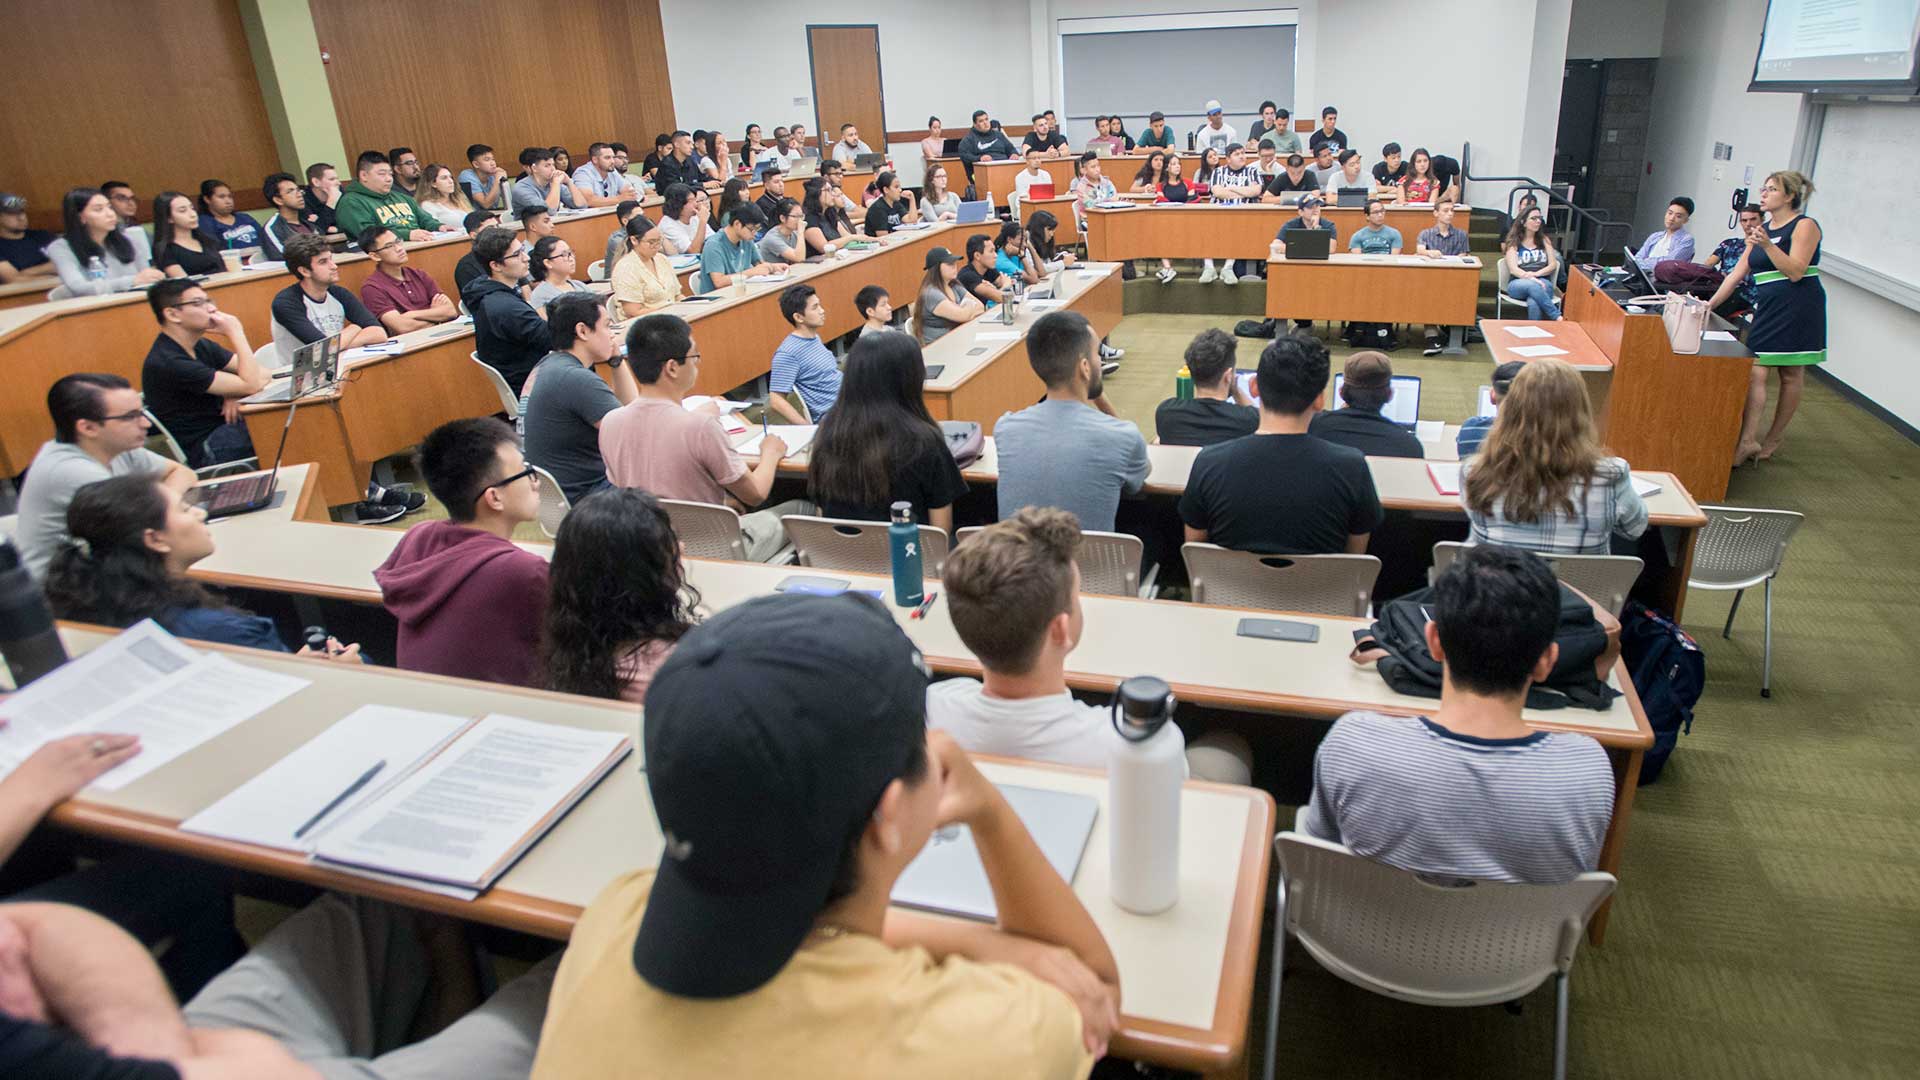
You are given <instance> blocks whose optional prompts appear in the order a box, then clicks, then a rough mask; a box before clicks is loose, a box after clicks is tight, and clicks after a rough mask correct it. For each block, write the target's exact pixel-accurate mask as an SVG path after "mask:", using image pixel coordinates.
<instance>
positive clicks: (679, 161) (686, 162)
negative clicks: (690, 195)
mask: <svg viewBox="0 0 1920 1080" xmlns="http://www.w3.org/2000/svg"><path fill="white" fill-rule="evenodd" d="M669 142H670V143H671V145H672V150H671V151H670V152H669V153H667V154H664V155H662V156H661V158H660V162H659V164H658V165H657V166H655V168H654V173H653V186H654V188H655V189H656V190H659V191H665V190H667V189H668V188H670V187H672V186H673V185H675V184H685V185H686V186H687V187H690V188H694V189H696V190H698V189H700V188H703V187H705V185H706V182H707V173H706V170H705V169H703V168H701V166H700V156H699V154H697V153H696V152H695V151H694V147H693V133H692V132H688V131H676V132H674V133H673V135H672V137H671V138H670V139H669Z"/></svg>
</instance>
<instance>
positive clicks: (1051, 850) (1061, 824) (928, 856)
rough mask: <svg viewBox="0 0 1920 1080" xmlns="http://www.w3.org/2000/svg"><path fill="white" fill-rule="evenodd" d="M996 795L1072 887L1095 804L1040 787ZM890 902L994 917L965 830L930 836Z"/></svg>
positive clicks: (1006, 788) (1008, 787) (989, 890)
mask: <svg viewBox="0 0 1920 1080" xmlns="http://www.w3.org/2000/svg"><path fill="white" fill-rule="evenodd" d="M998 786H999V788H1000V793H1001V794H1002V795H1005V796H1006V797H1007V803H1008V804H1009V805H1010V806H1012V807H1013V812H1014V813H1015V814H1018V815H1019V816H1020V821H1021V823H1022V824H1023V825H1025V826H1026V827H1027V832H1028V833H1030V834H1032V836H1033V839H1034V842H1036V843H1038V844H1039V845H1040V853H1041V854H1042V855H1045V856H1046V858H1047V862H1048V863H1050V864H1052V866H1053V868H1054V870H1055V871H1057V872H1058V873H1059V875H1060V879H1061V880H1062V881H1065V882H1067V883H1068V884H1072V883H1073V876H1074V874H1075V873H1077V872H1078V871H1079V869H1080V858H1081V856H1083V855H1085V854H1086V850H1087V838H1088V837H1089V836H1091V835H1092V834H1093V820H1094V817H1095V816H1096V815H1098V814H1099V812H1100V804H1099V802H1098V801H1097V800H1095V799H1094V798H1093V797H1092V796H1091V795H1076V794H1074V793H1072V792H1068V791H1048V790H1045V789H1042V788H1028V787H1016V786H1014V785H1012V784H1001V785H998ZM893 902H894V903H896V904H901V905H904V906H906V907H912V908H920V909H922V910H926V911H938V912H943V913H945V914H948V915H960V916H963V917H966V918H972V919H985V920H987V921H989V922H991V921H992V920H993V919H994V918H995V916H996V909H995V907H994V904H993V887H992V886H990V885H989V884H987V871H986V869H985V868H984V867H982V866H981V865H980V852H979V849H978V848H976V847H974V843H973V834H972V832H971V831H970V830H969V829H968V828H967V827H966V826H965V825H953V826H949V827H947V828H944V829H940V830H939V831H937V832H935V833H934V834H933V838H932V839H931V840H929V841H928V842H927V846H926V847H925V848H923V849H921V851H920V854H919V856H918V857H916V858H915V859H914V860H913V862H911V863H909V864H907V869H906V871H905V872H903V873H902V874H901V875H900V877H899V879H898V880H897V881H895V882H894V884H893Z"/></svg>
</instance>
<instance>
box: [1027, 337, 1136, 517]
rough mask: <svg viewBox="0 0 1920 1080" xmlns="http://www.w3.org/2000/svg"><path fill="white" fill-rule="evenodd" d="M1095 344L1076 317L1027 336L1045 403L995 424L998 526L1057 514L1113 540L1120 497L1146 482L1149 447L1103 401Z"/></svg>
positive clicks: (1097, 343) (1029, 354) (1132, 491)
mask: <svg viewBox="0 0 1920 1080" xmlns="http://www.w3.org/2000/svg"><path fill="white" fill-rule="evenodd" d="M1099 349H1100V338H1099V335H1098V334H1095V333H1094V332H1093V327H1092V326H1091V325H1090V324H1089V323H1088V322H1087V320H1086V317H1085V316H1083V315H1081V314H1080V313H1078V312H1075V311H1054V312H1049V313H1047V314H1045V315H1042V316H1041V317H1040V318H1039V319H1038V320H1037V321H1035V322H1034V324H1033V326H1032V328H1031V329H1029V330H1028V331H1027V360H1028V362H1029V363H1031V364H1032V365H1033V370H1034V373H1035V374H1037V375H1039V376H1040V380H1041V381H1042V382H1044V383H1046V384H1047V398H1046V400H1045V401H1042V402H1040V403H1039V404H1038V405H1030V406H1028V407H1027V408H1024V409H1021V410H1020V411H1019V412H1011V413H1006V414H1004V415H1002V416H1001V417H1000V419H999V420H998V421H997V422H996V423H995V424H994V428H993V444H994V453H995V456H996V457H997V458H998V459H999V463H1000V487H999V498H1000V518H1001V520H1003V521H1004V520H1005V519H1007V518H1010V517H1012V516H1013V515H1014V514H1016V513H1018V512H1019V511H1020V509H1021V508H1022V507H1027V506H1057V507H1059V508H1060V509H1062V510H1067V511H1070V512H1071V513H1072V514H1073V515H1074V516H1075V517H1077V518H1079V519H1080V527H1081V528H1082V529H1087V530H1091V531H1095V532H1112V531H1113V523H1114V516H1115V514H1116V513H1117V512H1118V511H1119V508H1120V496H1121V495H1122V494H1123V493H1124V494H1132V493H1134V492H1137V491H1139V490H1140V489H1141V487H1142V486H1144V485H1145V484H1146V482H1147V470H1148V469H1149V468H1151V467H1152V466H1151V463H1150V462H1149V461H1148V460H1147V441H1146V439H1144V438H1142V437H1141V435H1140V429H1139V428H1137V427H1135V426H1134V425H1133V424H1132V423H1130V422H1128V421H1126V420H1122V419H1120V418H1119V417H1117V416H1115V415H1113V414H1112V410H1111V408H1110V407H1109V406H1108V405H1107V402H1106V398H1105V397H1103V396H1102V391H1103V389H1104V388H1103V387H1102V386H1101V375H1100V352H1099Z"/></svg>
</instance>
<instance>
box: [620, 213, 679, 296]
mask: <svg viewBox="0 0 1920 1080" xmlns="http://www.w3.org/2000/svg"><path fill="white" fill-rule="evenodd" d="M662 239H663V237H661V235H660V230H659V229H658V228H657V227H655V226H654V224H653V221H652V220H651V219H650V218H648V217H647V215H645V214H635V215H633V220H631V221H629V222H627V254H628V255H629V256H632V257H631V258H622V259H621V260H620V261H619V262H618V263H616V264H615V265H614V268H613V295H614V297H615V298H616V299H618V300H619V302H620V314H621V315H622V316H624V317H626V318H629V319H630V318H633V317H634V316H636V315H645V314H646V313H647V312H649V311H654V310H656V309H658V308H663V307H666V306H667V305H668V304H671V303H673V302H674V301H675V300H678V299H680V297H681V296H682V295H683V294H684V292H685V290H683V289H682V288H681V287H680V278H679V276H678V275H676V274H675V273H674V272H673V264H672V263H670V262H668V261H667V255H666V250H665V245H664V244H662V243H661V241H662Z"/></svg>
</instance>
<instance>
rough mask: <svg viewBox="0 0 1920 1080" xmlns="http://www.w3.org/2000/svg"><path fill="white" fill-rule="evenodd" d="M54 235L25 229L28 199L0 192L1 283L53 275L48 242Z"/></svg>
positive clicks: (38, 230) (52, 239)
mask: <svg viewBox="0 0 1920 1080" xmlns="http://www.w3.org/2000/svg"><path fill="white" fill-rule="evenodd" d="M54 239H55V238H54V235H53V234H52V233H50V232H48V231H47V230H45V229H29V228H27V200H25V199H23V198H21V197H20V196H18V195H15V194H13V193H12V192H0V285H4V284H6V283H7V282H10V281H18V280H20V279H21V278H23V277H46V278H51V277H53V262H52V260H50V259H48V258H47V245H48V244H51V243H53V241H54Z"/></svg>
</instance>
